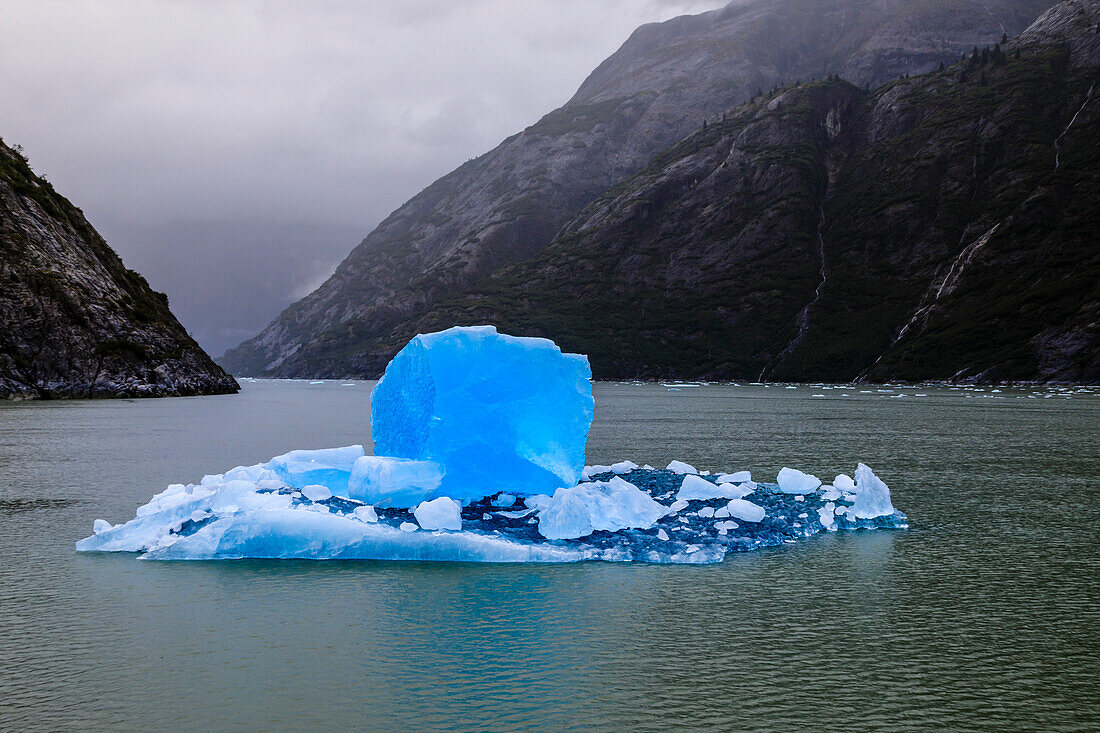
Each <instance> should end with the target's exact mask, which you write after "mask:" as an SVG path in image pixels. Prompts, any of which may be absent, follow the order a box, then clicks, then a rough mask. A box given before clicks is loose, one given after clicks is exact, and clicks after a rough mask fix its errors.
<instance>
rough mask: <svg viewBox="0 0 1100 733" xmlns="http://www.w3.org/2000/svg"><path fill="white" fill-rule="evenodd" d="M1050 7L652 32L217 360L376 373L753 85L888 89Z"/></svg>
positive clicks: (902, 11)
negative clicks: (432, 323)
mask: <svg viewBox="0 0 1100 733" xmlns="http://www.w3.org/2000/svg"><path fill="white" fill-rule="evenodd" d="M1049 5H1050V2H1048V1H1047V0H986V1H984V2H982V1H979V0H923V1H921V0H739V1H737V2H733V3H731V4H730V5H729V6H728V7H726V8H724V9H721V10H717V11H713V12H710V13H705V14H702V15H698V16H691V17H682V18H677V19H674V20H671V21H668V22H666V23H661V24H652V25H647V26H643V27H642V28H640V29H638V30H637V31H636V32H635V33H634V34H633V35H632V36H631V38H630V39H629V40H628V41H627V42H626V43H625V44H624V45H623V47H622V48H621V49H620V50H619V51H618V52H616V53H615V54H614V55H613V56H611V57H610V58H609V59H608V60H607V61H605V62H604V63H603V64H601V65H600V66H599V68H597V69H596V70H595V71H594V72H593V73H592V75H591V76H590V78H589V79H588V80H587V81H586V82H585V83H584V84H583V85H582V86H581V88H580V90H578V92H577V94H576V96H575V97H574V98H573V99H571V100H570V101H569V102H568V103H567V104H565V105H564V106H563V107H561V108H560V109H558V110H555V111H554V112H551V113H550V114H548V115H546V117H544V118H543V119H542V120H540V121H539V122H538V123H536V124H535V125H533V126H531V127H529V128H527V129H526V130H524V131H523V132H521V133H519V134H517V135H515V136H513V137H511V138H509V139H507V140H505V141H504V142H503V143H502V144H501V145H500V146H498V147H497V148H496V149H494V150H493V151H491V152H489V153H487V154H485V155H483V156H481V157H479V158H477V159H475V160H472V161H470V162H468V163H466V164H465V165H463V166H462V167H460V168H458V169H457V170H455V171H454V172H452V173H450V174H448V175H447V176H444V177H443V178H441V179H440V180H438V181H436V182H435V183H434V184H432V185H431V186H429V187H428V188H427V189H425V190H424V191H423V192H421V193H420V194H418V195H417V196H415V197H414V198H413V199H411V200H410V201H409V202H408V203H406V204H405V205H404V206H402V207H401V208H399V209H398V210H397V211H395V212H394V213H393V214H392V215H390V217H388V218H387V219H386V220H385V221H383V222H382V223H381V224H380V225H379V226H378V228H377V229H375V231H373V232H372V233H371V234H370V235H369V236H368V237H367V238H366V239H365V240H364V241H363V243H362V244H360V245H359V246H358V247H357V248H356V249H355V250H354V251H353V252H352V253H351V254H350V255H349V256H348V258H347V259H346V260H345V261H344V262H343V263H342V264H341V265H340V267H339V268H338V269H337V271H336V273H335V274H334V275H333V276H332V278H330V279H329V280H328V281H327V282H326V283H325V284H324V285H322V286H321V287H320V288H319V289H318V290H317V291H315V292H314V293H313V294H311V295H310V296H308V297H307V298H305V299H303V300H301V301H299V302H298V303H295V304H294V305H292V306H291V307H289V308H288V309H287V310H286V311H284V313H283V314H282V315H281V316H280V317H279V318H278V319H277V320H276V321H274V322H273V323H272V324H271V325H270V326H268V327H267V328H266V329H265V330H264V331H263V332H262V333H261V334H260V335H258V336H257V337H255V338H254V339H251V340H249V341H246V342H245V343H244V344H242V345H241V346H240V347H238V348H237V349H233V350H231V351H229V352H228V353H227V354H226V355H225V356H224V357H223V358H222V359H221V363H222V364H223V365H225V366H226V367H227V368H228V369H229V370H230V371H233V372H235V373H238V374H248V375H277V376H318V377H320V376H326V377H335V376H364V377H373V376H377V375H378V374H380V373H381V371H382V369H383V368H384V366H385V364H386V363H387V361H388V360H389V358H390V357H391V356H392V355H393V348H392V345H391V344H392V341H393V336H394V334H395V333H396V332H397V330H400V329H401V327H402V325H403V324H404V323H406V322H407V321H409V320H410V319H415V318H416V317H418V316H419V315H421V314H423V313H425V312H427V311H428V310H430V309H431V308H432V307H433V305H434V304H436V303H438V302H440V301H441V300H444V299H446V298H448V297H450V296H452V295H454V294H456V293H458V292H461V290H462V289H463V288H465V287H467V286H469V285H470V284H472V283H474V282H476V281H477V280H478V279H480V278H482V277H484V276H486V275H488V274H490V273H492V272H494V271H496V270H498V269H499V268H501V267H502V266H505V265H508V264H511V263H514V262H519V261H522V260H525V259H527V258H529V257H531V256H533V255H535V254H536V253H538V252H539V251H541V250H542V249H543V248H544V247H545V246H546V245H547V244H549V242H550V241H551V240H552V239H553V238H554V236H555V234H556V233H557V232H558V230H559V229H560V228H561V227H562V226H563V225H564V224H566V223H567V222H568V221H569V220H570V219H571V218H572V217H574V216H575V215H576V214H577V213H578V212H579V211H580V210H581V209H582V208H583V207H584V206H585V205H587V204H588V203H590V202H591V201H593V200H594V199H595V198H596V197H598V196H600V195H601V194H602V193H604V192H605V191H606V190H608V189H609V188H610V187H612V186H614V185H616V184H619V183H621V182H622V181H624V180H626V179H627V178H628V177H630V176H631V175H633V174H635V173H637V172H638V171H639V170H641V169H642V168H643V167H644V166H645V165H646V164H647V163H648V162H649V160H650V159H651V158H652V157H653V156H654V155H655V154H657V153H659V152H660V151H662V150H664V149H666V148H667V147H668V146H669V145H671V144H673V143H674V142H676V141H677V140H680V139H682V138H683V137H684V136H685V135H687V134H688V133H690V132H691V131H693V130H695V129H696V128H697V127H698V126H699V125H700V124H701V123H703V122H704V121H705V120H714V119H716V118H717V117H719V116H720V115H721V114H722V113H723V112H725V111H726V110H729V109H731V108H732V107H734V106H735V105H737V104H739V103H741V102H743V101H745V100H746V99H749V98H750V97H752V96H753V95H754V94H755V92H756V90H758V89H763V90H768V89H771V88H772V87H773V86H775V85H778V84H784V83H788V82H791V81H794V80H798V79H802V80H809V79H810V78H812V77H817V78H822V77H824V76H826V75H828V74H831V73H838V74H841V75H842V76H844V77H845V78H848V79H849V80H851V81H852V82H854V83H855V84H856V85H858V86H863V85H870V86H876V85H878V84H880V83H882V82H884V81H886V80H889V79H892V78H896V77H897V76H898V75H899V74H902V73H917V72H920V71H926V70H929V69H931V68H933V67H934V66H936V65H937V64H939V63H940V62H941V61H946V62H948V63H950V62H952V61H955V60H957V59H958V58H959V55H960V54H961V53H963V52H965V51H969V50H970V49H971V48H972V47H973V46H975V45H981V46H984V45H987V44H991V43H993V42H995V41H996V40H998V39H999V38H1000V37H1001V35H1002V33H1005V32H1007V33H1008V34H1009V35H1013V34H1015V33H1017V32H1019V31H1020V30H1022V29H1023V28H1025V27H1026V26H1027V25H1028V23H1030V22H1031V21H1032V20H1033V19H1034V18H1035V16H1036V15H1038V13H1039V12H1040V11H1041V10H1042V9H1044V8H1046V7H1048V6H1049Z"/></svg>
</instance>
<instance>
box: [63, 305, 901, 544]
mask: <svg viewBox="0 0 1100 733" xmlns="http://www.w3.org/2000/svg"><path fill="white" fill-rule="evenodd" d="M371 410H372V415H371V422H372V427H373V430H374V437H375V447H376V451H377V452H379V453H386V454H387V455H378V456H367V455H366V454H365V451H364V449H363V446H361V445H352V446H347V447H344V448H328V449H320V450H295V451H291V452H289V453H286V454H284V455H281V456H276V457H275V458H272V459H271V460H270V461H267V462H266V463H261V464H256V465H254V466H239V467H237V468H234V469H232V470H230V471H227V472H226V473H224V474H218V475H209V476H204V477H203V478H202V480H201V481H200V482H199V483H197V484H189V485H184V484H173V485H171V486H169V487H168V488H167V489H165V490H164V491H162V492H161V493H159V494H157V495H156V496H154V497H153V498H152V499H151V500H150V501H149V503H147V504H145V505H144V506H142V507H139V508H138V510H137V515H136V516H135V517H134V518H133V519H131V520H130V521H128V522H126V523H124V524H119V525H111V524H110V523H109V522H107V521H105V520H102V519H97V520H96V521H95V522H94V523H93V532H94V534H92V535H91V536H90V537H87V538H85V539H83V540H80V541H79V542H77V543H76V549H77V550H78V551H81V552H137V553H142V557H143V558H145V559H152V560H221V559H241V558H302V559H374V560H444V561H471V562H542V563H550V562H578V561H584V560H604V561H613V562H628V561H638V562H651V563H693V564H695V563H714V562H720V561H721V560H722V559H723V558H724V557H725V556H726V554H727V553H729V552H745V551H749V550H754V549H757V548H761V547H767V546H774V545H779V544H783V543H787V542H792V541H795V540H798V539H801V538H805V537H810V536H812V535H814V534H817V533H819V532H826V531H830V532H832V531H839V530H850V529H879V528H882V529H901V528H905V527H907V526H908V524H907V519H906V517H905V515H904V514H902V513H901V512H899V511H897V510H896V509H895V508H894V507H893V504H892V503H891V499H890V490H889V487H888V486H887V485H886V484H885V483H884V482H883V481H882V480H881V479H879V478H878V477H877V476H876V475H875V474H874V472H873V471H872V470H871V469H870V468H868V467H867V466H865V465H863V464H859V466H858V467H857V468H856V470H855V472H854V476H855V478H854V479H853V478H849V477H848V476H847V475H844V474H841V475H840V476H837V478H836V479H835V480H834V482H833V484H826V485H822V483H821V481H820V480H818V479H817V478H816V477H814V476H812V475H809V474H805V473H802V472H801V471H796V470H794V469H790V468H784V469H783V471H781V472H780V474H779V476H778V477H777V480H776V482H775V483H767V482H761V481H754V480H752V479H751V474H750V473H749V472H748V471H737V472H731V473H718V474H714V475H709V474H707V473H706V472H703V473H702V474H701V473H700V472H699V471H696V470H695V468H694V467H692V466H690V465H689V464H687V463H683V462H680V461H673V462H672V463H670V464H669V466H668V468H666V469H655V468H651V467H650V466H648V465H647V466H644V467H641V468H639V467H638V465H637V464H635V463H632V462H630V461H621V462H619V463H616V464H613V465H610V466H588V467H586V466H584V449H585V444H586V442H587V435H588V429H589V427H590V425H591V422H592V417H593V413H594V402H593V398H592V385H591V370H590V369H589V366H588V360H587V358H586V357H584V356H581V355H577V354H565V353H562V351H561V350H560V349H559V348H558V347H557V345H556V344H554V343H553V342H552V341H549V340H547V339H535V338H519V337H513V336H507V335H503V334H499V333H497V331H496V329H495V328H493V327H491V326H480V327H472V328H452V329H448V330H447V331H443V332H440V333H436V334H427V335H422V336H418V337H416V338H415V339H413V340H412V341H410V342H409V344H408V345H407V346H406V347H405V348H404V349H403V350H402V351H401V352H400V353H399V354H398V355H397V356H396V357H394V359H393V361H391V362H390V364H389V366H388V367H387V368H386V373H385V375H384V377H383V378H382V380H381V381H380V382H379V383H378V384H377V385H376V386H375V389H374V392H373V393H372V406H371Z"/></svg>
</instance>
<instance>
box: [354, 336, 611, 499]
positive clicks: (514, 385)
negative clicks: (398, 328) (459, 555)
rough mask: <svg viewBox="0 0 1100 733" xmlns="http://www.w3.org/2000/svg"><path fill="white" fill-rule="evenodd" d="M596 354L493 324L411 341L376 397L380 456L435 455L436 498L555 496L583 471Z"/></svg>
mask: <svg viewBox="0 0 1100 733" xmlns="http://www.w3.org/2000/svg"><path fill="white" fill-rule="evenodd" d="M591 378H592V371H591V369H590V368H589V366H588V359H587V358H586V357H584V356H581V355H579V354H564V353H562V351H561V349H559V348H558V346H557V345H556V344H555V343H554V342H553V341H550V340H548V339H539V338H518V337H515V336H507V335H504V334H500V333H497V330H496V329H495V328H493V327H492V326H477V327H468V328H451V329H448V330H446V331H441V332H439V333H432V334H427V335H420V336H417V337H415V338H414V339H412V340H411V341H410V342H409V343H408V344H407V345H406V346H405V348H403V349H402V350H401V351H400V352H399V353H398V354H397V356H395V357H394V358H393V360H392V361H391V362H390V363H389V366H387V367H386V372H385V374H384V375H383V377H382V380H381V381H380V382H379V383H378V385H377V386H376V387H375V388H374V392H373V393H372V396H371V427H372V431H373V436H374V452H375V453H376V454H378V455H384V456H395V457H397V458H410V459H414V460H419V461H435V462H436V463H438V464H440V465H441V466H442V467H443V478H442V482H441V484H440V486H439V489H438V490H437V492H436V494H437V495H439V496H449V497H451V498H453V499H459V500H464V501H465V500H473V499H480V498H482V497H484V496H486V495H488V494H497V493H500V492H501V491H506V492H508V493H512V494H518V495H521V496H523V495H528V494H552V493H553V492H554V491H555V490H557V489H559V488H563V487H569V486H573V485H574V484H576V483H577V479H578V478H580V474H581V470H582V469H583V468H584V448H585V443H586V441H587V436H588V428H589V426H590V425H591V423H592V415H593V412H594V409H595V404H594V402H593V400H592V383H591Z"/></svg>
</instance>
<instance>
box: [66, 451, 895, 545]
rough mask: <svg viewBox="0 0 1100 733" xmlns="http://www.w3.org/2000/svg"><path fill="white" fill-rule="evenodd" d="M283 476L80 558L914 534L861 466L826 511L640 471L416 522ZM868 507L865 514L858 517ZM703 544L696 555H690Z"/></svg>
mask: <svg viewBox="0 0 1100 733" xmlns="http://www.w3.org/2000/svg"><path fill="white" fill-rule="evenodd" d="M230 476H252V477H253V478H252V479H251V480H249V479H247V478H243V479H242V478H229V477H230ZM273 476H274V471H273V470H272V469H271V468H270V463H268V464H258V465H256V466H246V467H242V468H240V469H234V470H232V471H229V472H227V473H226V474H223V475H215V476H208V477H205V478H204V480H203V482H200V483H198V484H189V485H186V486H185V485H182V484H173V485H171V486H169V487H168V488H167V489H165V490H164V491H162V492H161V493H160V494H157V495H156V496H154V497H153V498H152V499H151V500H150V501H149V503H148V504H146V505H144V506H142V507H139V508H138V510H137V516H135V517H134V518H133V519H131V520H130V521H129V522H126V523H124V524H119V525H114V526H111V525H110V524H109V523H108V522H107V521H106V520H98V521H96V522H95V527H94V528H93V529H94V530H95V534H93V535H91V536H90V537H87V538H85V539H83V540H81V541H80V542H78V543H77V549H78V550H81V551H98V552H139V553H143V554H142V557H143V558H146V559H151V560H215V559H237V558H312V559H374V560H454V561H469V562H576V561H582V560H606V561H614V562H625V561H631V560H634V561H639V562H651V563H666V562H667V563H685V562H686V563H707V562H720V561H721V560H722V558H724V557H725V556H726V554H728V553H730V552H744V551H748V550H754V549H757V548H760V547H769V546H775V545H781V544H783V543H785V542H790V541H794V540H798V539H801V538H805V537H810V536H812V535H814V534H817V533H818V532H824V531H837V530H852V529H874V528H903V527H906V526H908V525H907V520H906V518H905V515H904V514H902V513H901V512H898V511H896V510H895V509H894V508H893V506H892V505H891V504H890V494H889V488H888V487H887V486H886V484H885V483H883V482H882V481H881V480H880V479H879V478H878V477H877V476H875V475H874V473H873V472H872V471H871V469H869V468H867V467H866V466H863V465H862V464H861V465H860V468H859V469H857V471H856V476H857V480H856V482H855V484H856V489H857V491H856V493H855V495H854V496H852V495H848V496H850V497H851V498H846V497H844V496H842V497H841V498H839V499H837V500H836V501H827V500H826V499H825V497H824V495H825V493H826V491H827V490H824V489H821V490H816V491H812V492H808V493H807V494H805V495H804V496H803V499H804V500H803V501H797V500H796V499H795V496H794V495H792V494H788V493H785V492H783V491H782V490H781V489H780V487H779V485H778V484H769V483H763V482H761V483H758V484H756V490H755V491H754V492H753V493H752V495H751V496H752V501H748V500H745V499H726V498H724V497H720V496H719V497H716V498H713V499H709V500H693V501H692V502H688V501H684V500H674V499H673V497H674V496H675V495H676V493H677V491H678V490H679V489H680V488H682V486H683V483H684V480H685V475H684V474H677V473H674V472H672V471H669V470H658V469H635V470H633V471H631V472H629V473H628V474H626V475H623V476H619V475H616V474H614V473H612V472H610V471H608V472H605V473H603V474H597V476H596V480H594V481H591V482H586V483H582V484H579V485H577V486H573V487H569V488H564V489H559V490H558V491H556V492H555V494H554V496H552V497H551V496H547V495H533V496H529V497H526V498H525V499H524V500H523V504H524V506H525V507H526V508H525V509H523V510H518V511H502V510H501V508H500V507H497V506H494V501H496V499H497V497H496V496H490V497H484V498H481V499H479V500H476V501H469V502H467V503H464V504H463V503H460V502H458V501H455V500H452V499H450V498H448V497H438V498H436V499H431V500H427V501H425V502H422V503H421V504H418V505H417V507H416V508H415V509H414V510H413V514H412V515H410V513H409V510H408V509H407V508H399V507H392V506H381V505H378V506H373V505H370V504H366V503H363V502H362V501H358V500H355V499H349V498H346V497H341V496H336V495H332V496H329V497H327V498H323V499H322V498H318V499H316V500H314V499H310V498H309V496H308V495H307V494H309V493H313V492H310V491H303V490H300V489H298V488H296V487H294V486H291V485H289V484H287V483H286V482H284V481H282V480H281V479H277V478H272V477H273ZM696 478H699V480H700V481H705V482H708V483H712V485H713V486H714V487H715V489H716V492H718V491H719V490H724V489H725V488H726V487H730V486H731V485H730V484H718V483H717V478H718V477H717V476H706V477H696ZM321 493H323V492H321ZM314 495H315V496H319V495H320V494H314ZM517 503H518V502H517ZM857 504H858V506H860V507H862V509H861V510H858V511H853V508H854V507H856V506H857ZM677 510H679V511H677ZM838 512H839V513H838ZM866 515H874V516H866ZM413 519H415V520H416V521H415V522H414V521H412V520H413ZM692 546H694V547H696V548H698V549H696V550H690V551H689V549H688V548H689V547H692Z"/></svg>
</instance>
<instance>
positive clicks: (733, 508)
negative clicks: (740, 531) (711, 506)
mask: <svg viewBox="0 0 1100 733" xmlns="http://www.w3.org/2000/svg"><path fill="white" fill-rule="evenodd" d="M726 509H727V510H728V511H729V513H730V516H731V517H733V518H734V519H741V520H743V521H745V522H759V521H760V520H762V519H763V518H764V515H765V512H764V507H762V506H759V505H758V504H753V503H752V502H751V501H745V500H744V499H734V500H732V501H731V502H730V503H729V504H726Z"/></svg>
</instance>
